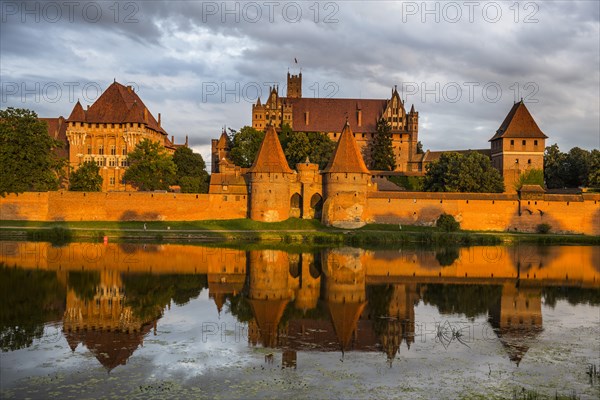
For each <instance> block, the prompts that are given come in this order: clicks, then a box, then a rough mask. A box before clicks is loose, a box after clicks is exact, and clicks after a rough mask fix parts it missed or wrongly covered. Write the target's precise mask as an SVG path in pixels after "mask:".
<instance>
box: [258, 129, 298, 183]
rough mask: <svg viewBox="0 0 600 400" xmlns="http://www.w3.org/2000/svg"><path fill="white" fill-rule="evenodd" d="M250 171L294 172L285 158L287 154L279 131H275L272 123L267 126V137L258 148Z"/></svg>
mask: <svg viewBox="0 0 600 400" xmlns="http://www.w3.org/2000/svg"><path fill="white" fill-rule="evenodd" d="M249 172H279V173H284V174H291V173H292V170H291V169H290V167H289V165H288V162H287V160H286V159H285V155H284V154H283V149H282V148H281V143H280V142H279V137H277V132H275V128H273V126H272V125H270V126H269V127H268V128H267V132H266V133H265V138H264V139H263V141H262V143H261V144H260V149H258V154H257V155H256V159H255V160H254V164H252V167H250V170H249Z"/></svg>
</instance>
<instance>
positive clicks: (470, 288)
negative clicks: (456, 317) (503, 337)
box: [417, 284, 502, 318]
mask: <svg viewBox="0 0 600 400" xmlns="http://www.w3.org/2000/svg"><path fill="white" fill-rule="evenodd" d="M417 291H419V292H421V293H422V299H423V302H424V303H425V304H431V305H434V306H436V307H437V308H438V310H439V312H440V314H464V315H465V316H467V317H468V318H475V317H477V316H479V315H487V313H488V310H489V308H490V307H491V306H492V305H494V304H496V303H497V302H499V301H500V298H501V297H502V287H501V286H496V285H448V284H426V285H419V286H418V287H417Z"/></svg>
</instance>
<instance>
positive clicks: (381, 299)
mask: <svg viewBox="0 0 600 400" xmlns="http://www.w3.org/2000/svg"><path fill="white" fill-rule="evenodd" d="M393 294H394V286H392V285H369V286H367V301H368V303H367V304H368V307H369V313H370V314H371V318H372V319H373V329H374V330H375V333H377V334H378V335H381V334H382V333H384V332H385V328H386V326H387V324H388V319H387V318H385V317H388V316H389V313H390V312H389V309H390V302H391V301H392V296H393Z"/></svg>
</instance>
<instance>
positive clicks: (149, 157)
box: [123, 139, 177, 190]
mask: <svg viewBox="0 0 600 400" xmlns="http://www.w3.org/2000/svg"><path fill="white" fill-rule="evenodd" d="M127 159H128V161H129V168H128V169H127V171H125V175H124V176H123V178H124V179H125V181H126V182H127V183H130V184H131V185H133V186H134V187H135V188H137V189H139V190H167V189H168V188H169V185H171V184H172V183H174V182H175V177H176V175H175V174H176V172H177V167H176V166H175V163H174V162H173V158H172V157H171V155H170V154H168V153H167V151H166V150H165V148H164V147H163V146H162V145H161V144H160V143H159V142H152V141H150V140H148V139H144V140H142V141H141V142H140V143H138V145H137V146H136V147H135V149H134V150H133V151H132V152H130V153H129V155H128V157H127Z"/></svg>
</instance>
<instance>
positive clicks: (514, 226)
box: [365, 192, 600, 235]
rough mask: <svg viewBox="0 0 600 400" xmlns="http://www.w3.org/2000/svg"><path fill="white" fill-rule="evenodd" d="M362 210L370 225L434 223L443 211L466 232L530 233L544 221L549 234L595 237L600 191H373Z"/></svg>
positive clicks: (598, 230) (598, 231)
mask: <svg viewBox="0 0 600 400" xmlns="http://www.w3.org/2000/svg"><path fill="white" fill-rule="evenodd" d="M366 212H367V214H366V216H365V218H366V220H367V221H368V222H375V223H388V224H407V225H434V224H435V221H436V220H437V218H438V217H439V216H440V214H442V213H446V214H451V215H453V216H454V217H455V218H456V220H458V221H460V224H461V228H462V229H468V230H490V231H512V232H514V231H518V232H535V230H536V227H537V225H539V224H542V223H547V224H549V225H550V226H551V232H555V233H557V232H563V233H584V234H588V235H600V194H583V195H570V196H565V195H548V194H547V195H544V196H543V199H540V200H521V201H520V202H519V198H518V196H517V195H516V194H512V195H511V194H491V193H490V194H488V193H481V194H478V193H422V192H402V193H392V192H374V193H371V194H369V196H368V199H367V208H366Z"/></svg>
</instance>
